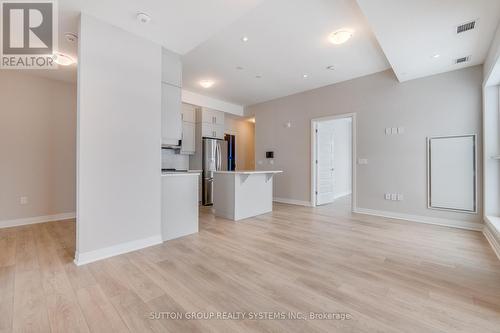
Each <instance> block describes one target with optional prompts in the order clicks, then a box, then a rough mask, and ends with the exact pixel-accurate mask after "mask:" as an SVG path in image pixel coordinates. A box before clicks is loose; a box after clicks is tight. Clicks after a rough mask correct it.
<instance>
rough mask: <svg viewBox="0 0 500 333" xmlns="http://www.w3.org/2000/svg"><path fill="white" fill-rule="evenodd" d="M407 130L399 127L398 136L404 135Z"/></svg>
mask: <svg viewBox="0 0 500 333" xmlns="http://www.w3.org/2000/svg"><path fill="white" fill-rule="evenodd" d="M404 132H405V128H404V127H398V134H400V135H401V134H404Z"/></svg>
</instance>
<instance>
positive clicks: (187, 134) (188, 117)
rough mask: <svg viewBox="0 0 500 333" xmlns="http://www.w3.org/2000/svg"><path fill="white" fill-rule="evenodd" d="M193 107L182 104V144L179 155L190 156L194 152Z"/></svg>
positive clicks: (194, 118)
mask: <svg viewBox="0 0 500 333" xmlns="http://www.w3.org/2000/svg"><path fill="white" fill-rule="evenodd" d="M195 111H196V110H195V107H194V106H193V105H190V104H185V103H183V104H182V144H181V154H183V155H192V154H194V153H195V151H196V141H195V140H196V132H195V121H196V115H195Z"/></svg>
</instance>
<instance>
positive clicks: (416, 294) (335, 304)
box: [0, 204, 500, 333]
mask: <svg viewBox="0 0 500 333" xmlns="http://www.w3.org/2000/svg"><path fill="white" fill-rule="evenodd" d="M340 206H341V205H340ZM340 206H338V205H337V206H335V205H333V206H324V207H319V208H306V207H298V206H290V205H283V204H276V205H275V211H274V212H273V213H271V214H266V215H263V216H260V217H257V218H252V219H248V220H245V221H243V222H239V223H234V222H231V221H227V220H223V219H217V218H215V217H214V216H213V215H212V214H211V213H210V211H209V210H208V209H206V208H202V209H201V213H200V233H199V234H197V235H192V236H188V237H184V238H181V239H177V240H173V241H170V242H168V243H164V244H162V245H159V246H154V247H150V248H147V249H143V250H140V251H136V252H132V253H129V254H125V255H121V256H118V257H114V258H110V259H107V260H103V261H100V262H96V263H92V264H89V265H86V266H81V267H77V266H75V265H74V264H73V262H72V259H73V254H74V251H75V248H74V246H75V223H74V221H71V220H69V221H64V222H52V223H44V224H37V225H31V226H23V227H16V228H8V229H0V332H65V333H67V332H475V333H477V332H481V333H487V332H500V262H499V261H498V259H497V258H496V257H495V254H494V253H493V251H492V250H491V248H490V247H489V245H488V243H487V241H486V240H485V239H484V237H483V235H482V234H481V233H479V232H473V231H465V230H458V229H451V228H446V227H439V226H432V225H425V224H416V223H411V222H404V221H395V220H388V219H383V218H375V217H368V216H361V215H351V214H350V213H348V212H347V211H346V210H345V209H344V208H342V207H340ZM237 311H238V312H239V311H241V312H245V313H246V316H247V317H245V318H244V319H239V320H238V319H234V320H216V319H211V320H208V319H201V320H185V319H184V320H173V319H167V318H161V319H151V314H152V313H154V312H158V313H160V312H162V313H163V315H164V316H165V315H166V313H167V312H168V313H170V312H172V313H177V314H180V315H184V314H185V313H186V312H187V313H188V314H189V313H193V312H196V313H197V312H200V313H201V314H204V313H205V314H207V315H208V314H209V313H214V314H216V313H218V312H219V313H221V312H230V313H232V314H233V315H236V314H235V312H237ZM250 313H254V314H256V313H259V314H260V315H261V316H264V315H267V316H269V315H274V316H279V315H281V313H284V315H285V318H288V317H287V316H289V315H290V313H292V314H295V315H297V314H301V315H304V316H308V315H309V314H310V313H316V314H320V313H322V314H325V313H347V314H349V315H350V316H351V318H350V319H348V320H292V319H284V320H270V319H267V320H253V319H251V318H249V317H248V316H249V314H250Z"/></svg>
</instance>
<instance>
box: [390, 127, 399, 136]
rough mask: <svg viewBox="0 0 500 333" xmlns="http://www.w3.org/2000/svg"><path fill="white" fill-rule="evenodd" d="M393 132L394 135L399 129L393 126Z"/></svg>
mask: <svg viewBox="0 0 500 333" xmlns="http://www.w3.org/2000/svg"><path fill="white" fill-rule="evenodd" d="M391 132H392V135H396V134H398V129H397V127H393V128H391Z"/></svg>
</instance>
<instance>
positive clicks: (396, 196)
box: [391, 193, 398, 201]
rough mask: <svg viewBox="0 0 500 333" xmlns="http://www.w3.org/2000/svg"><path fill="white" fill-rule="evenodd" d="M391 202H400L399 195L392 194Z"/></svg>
mask: <svg viewBox="0 0 500 333" xmlns="http://www.w3.org/2000/svg"><path fill="white" fill-rule="evenodd" d="M391 200H392V201H396V200H398V195H397V194H395V193H392V194H391Z"/></svg>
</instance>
